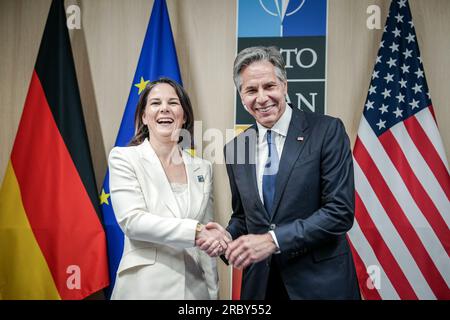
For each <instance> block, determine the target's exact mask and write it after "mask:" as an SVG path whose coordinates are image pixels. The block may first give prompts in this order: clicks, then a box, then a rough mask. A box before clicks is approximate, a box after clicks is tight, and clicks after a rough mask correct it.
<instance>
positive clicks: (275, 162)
mask: <svg viewBox="0 0 450 320" xmlns="http://www.w3.org/2000/svg"><path fill="white" fill-rule="evenodd" d="M234 81H235V85H236V88H237V89H238V91H239V94H240V97H241V99H242V102H243V104H244V107H245V108H246V109H247V111H248V112H249V113H250V114H251V115H252V116H253V117H254V118H255V120H256V125H253V126H252V127H250V128H249V129H248V130H246V131H245V132H244V133H242V134H241V135H239V136H238V137H236V138H235V139H234V140H232V141H231V142H229V143H228V144H227V145H226V146H225V159H226V163H227V172H228V177H229V180H230V186H231V193H232V207H233V213H232V216H231V220H230V222H229V225H228V227H227V231H228V232H229V235H230V236H231V238H232V239H233V241H232V242H230V243H228V245H227V249H226V251H225V256H226V258H227V259H228V261H229V262H230V263H231V264H232V265H233V266H234V267H237V268H242V269H244V271H243V279H242V289H241V299H268V300H277V299H359V298H360V294H359V288H358V283H357V278H356V272H355V267H354V263H353V259H352V255H351V252H350V248H349V244H348V241H347V238H346V233H347V231H348V230H349V229H350V228H351V227H352V224H353V218H354V181H353V164H352V155H351V151H350V144H349V139H348V136H347V134H346V132H345V128H344V126H343V124H342V122H341V121H340V120H339V119H336V118H332V117H329V116H324V115H318V114H314V113H308V112H303V111H300V110H298V109H297V108H295V107H294V108H291V107H290V106H289V105H287V103H286V98H285V97H286V94H287V80H286V71H285V64H284V61H283V58H282V56H281V54H280V53H279V51H278V50H277V49H276V48H274V47H252V48H247V49H244V50H243V51H241V52H240V53H239V54H238V56H237V57H236V60H235V63H234ZM212 227H217V228H220V226H218V225H217V224H215V223H211V224H210V225H209V226H208V228H212Z"/></svg>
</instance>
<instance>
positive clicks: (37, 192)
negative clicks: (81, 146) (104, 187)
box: [11, 72, 108, 299]
mask: <svg viewBox="0 0 450 320" xmlns="http://www.w3.org/2000/svg"><path fill="white" fill-rule="evenodd" d="M25 142H27V143H25ZM11 162H12V164H13V167H14V171H15V173H16V176H17V180H18V182H19V186H20V190H21V194H22V199H23V205H24V208H25V211H26V214H27V217H28V220H29V222H30V225H31V228H32V229H33V233H34V235H35V237H36V240H37V242H38V244H39V246H40V248H41V250H42V253H43V255H44V257H45V259H46V261H47V264H48V267H49V269H50V271H51V273H52V276H53V279H54V281H55V285H56V287H57V288H58V291H59V294H60V296H61V298H62V299H81V298H84V297H86V296H87V295H89V294H92V293H93V292H96V291H98V290H100V289H102V288H104V287H105V286H107V285H108V276H107V262H106V254H105V253H106V240H105V235H104V232H103V228H102V226H101V224H100V221H99V220H98V217H97V215H96V212H95V210H94V207H93V205H92V202H91V200H90V198H89V196H88V194H87V192H86V190H85V188H84V185H83V183H82V181H81V179H80V177H79V175H78V172H77V170H76V168H75V166H74V164H73V161H72V158H71V156H70V154H69V152H68V150H67V148H66V146H65V144H64V141H63V139H62V137H61V135H60V132H59V131H58V128H57V126H56V124H55V121H54V119H53V115H52V113H51V111H50V108H49V106H48V102H47V100H46V96H45V92H44V91H43V88H42V86H41V83H40V80H39V78H38V76H37V74H36V72H33V75H32V79H31V84H30V88H29V91H28V96H27V99H26V102H25V107H24V111H23V114H22V119H21V122H20V125H19V129H18V132H17V137H16V140H15V143H14V147H13V151H12V153H11ZM71 266H74V267H71ZM71 268H75V269H71ZM77 268H78V269H77ZM73 270H78V271H79V273H74V271H73ZM75 272H76V271H75ZM77 275H79V276H80V282H79V284H80V286H81V288H80V289H73V288H72V289H71V288H69V286H68V283H69V284H71V283H72V284H76V283H77V282H76V280H77V278H76V276H77ZM70 276H72V278H70ZM72 280H73V281H72Z"/></svg>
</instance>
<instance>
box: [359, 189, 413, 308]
mask: <svg viewBox="0 0 450 320" xmlns="http://www.w3.org/2000/svg"><path fill="white" fill-rule="evenodd" d="M355 212H356V217H357V219H358V224H359V225H360V228H361V231H362V233H363V234H364V236H365V237H366V239H367V241H368V242H369V243H370V246H371V247H372V248H373V251H374V252H375V255H376V257H377V259H378V261H379V262H380V264H381V267H382V268H383V270H384V272H385V273H386V275H387V277H388V278H389V280H390V281H391V283H392V285H393V286H394V288H395V291H397V293H398V295H399V296H400V298H401V299H408V300H412V299H414V300H417V299H418V297H417V295H416V294H415V292H414V289H413V288H412V287H411V285H410V283H409V281H408V279H407V278H406V276H405V274H404V273H403V271H402V269H401V267H400V266H399V264H398V263H397V261H396V260H395V257H394V256H393V255H392V253H391V250H390V249H389V247H388V246H387V245H386V243H385V242H384V239H383V237H382V236H381V234H380V232H379V231H378V228H377V227H376V225H375V223H374V222H373V220H372V218H371V217H370V214H369V212H368V211H367V208H366V207H365V205H364V203H363V202H362V200H361V198H360V197H359V194H358V192H355Z"/></svg>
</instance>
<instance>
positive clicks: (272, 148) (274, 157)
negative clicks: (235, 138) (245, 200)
mask: <svg viewBox="0 0 450 320" xmlns="http://www.w3.org/2000/svg"><path fill="white" fill-rule="evenodd" d="M267 147H268V150H269V154H268V156H267V161H266V165H265V167H264V173H263V181H262V188H263V198H264V207H265V208H266V211H267V212H268V213H269V216H270V215H271V213H270V212H271V210H272V205H273V198H274V196H275V180H276V177H277V173H278V166H279V164H280V159H279V157H278V151H277V146H276V145H275V135H273V136H272V130H267Z"/></svg>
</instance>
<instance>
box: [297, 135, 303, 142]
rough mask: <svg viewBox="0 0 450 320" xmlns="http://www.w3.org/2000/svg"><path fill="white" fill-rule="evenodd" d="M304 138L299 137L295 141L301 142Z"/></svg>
mask: <svg viewBox="0 0 450 320" xmlns="http://www.w3.org/2000/svg"><path fill="white" fill-rule="evenodd" d="M304 139H305V138H304V137H302V136H300V137H297V141H303V140H304Z"/></svg>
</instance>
